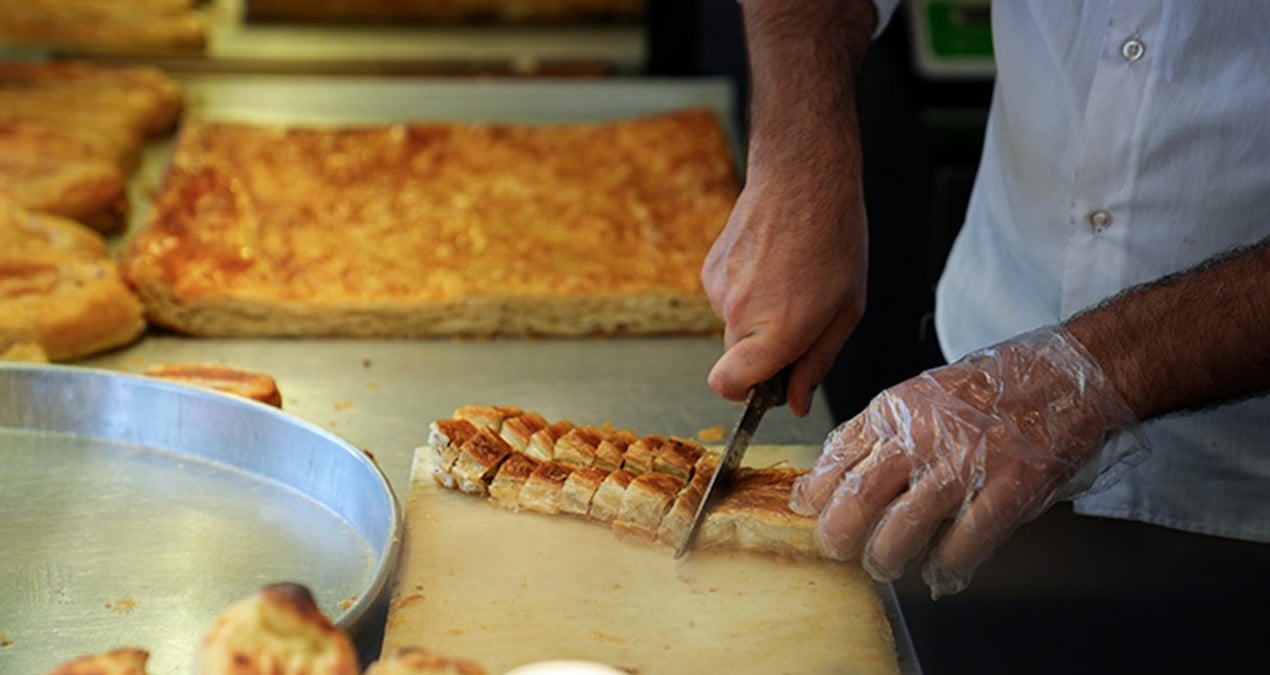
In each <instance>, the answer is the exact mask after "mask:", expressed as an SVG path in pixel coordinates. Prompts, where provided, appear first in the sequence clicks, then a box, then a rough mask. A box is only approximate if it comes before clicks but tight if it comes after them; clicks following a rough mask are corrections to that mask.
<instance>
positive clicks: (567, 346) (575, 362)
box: [85, 335, 832, 498]
mask: <svg viewBox="0 0 1270 675" xmlns="http://www.w3.org/2000/svg"><path fill="white" fill-rule="evenodd" d="M720 352H721V341H720V340H719V339H718V338H714V337H653V338H608V339H552V340H548V339H536V340H524V339H494V340H451V339H438V340H353V339H348V340H343V339H331V340H286V339H279V340H260V339H239V340H221V339H217V340H204V339H193V338H184V337H176V336H168V335H152V336H149V337H147V338H145V339H144V340H142V341H141V342H140V343H138V344H136V345H134V346H132V347H130V348H128V349H125V350H123V351H120V352H116V353H113V354H107V355H104V356H99V357H97V358H94V359H90V360H88V361H87V362H85V365H89V366H95V367H101V368H108V369H113V370H122V371H129V372H135V371H140V370H142V369H143V368H144V367H145V366H147V365H150V364H152V363H156V362H162V361H169V362H170V361H210V362H216V363H228V364H234V365H239V366H244V367H249V368H255V369H259V370H262V371H264V372H267V373H270V374H272V375H273V376H274V377H275V378H276V379H277V381H278V386H279V388H280V389H281V391H282V396H283V409H284V410H286V411H288V412H290V413H292V414H294V415H296V416H298V417H301V418H303V419H306V420H308V421H310V422H313V423H315V424H318V425H320V426H322V427H325V428H327V429H329V430H331V431H333V432H335V433H336V434H339V435H340V436H342V437H344V438H345V439H347V440H348V441H349V442H351V443H352V444H354V445H356V446H358V447H360V448H362V449H365V450H369V451H370V452H371V453H372V454H373V455H374V456H375V459H376V461H377V462H378V463H379V465H380V467H381V468H382V469H383V471H384V472H385V474H387V476H388V479H389V482H390V483H391V484H392V485H393V487H394V488H395V489H396V490H397V491H398V496H399V497H403V498H404V492H403V490H404V489H405V487H406V486H407V485H409V477H410V473H409V472H410V460H411V455H412V452H413V450H414V448H415V447H416V446H418V445H419V444H420V443H422V442H423V441H424V440H426V438H427V431H428V423H429V422H431V421H432V420H434V419H438V418H444V417H448V416H449V415H450V413H452V412H453V411H454V408H455V407H457V406H460V405H464V404H468V403H486V404H511V405H518V406H521V407H523V408H525V409H527V410H537V411H539V412H541V413H542V414H543V415H544V416H546V417H547V418H549V419H558V418H562V417H567V418H569V419H571V420H573V421H574V422H577V423H603V422H605V421H611V422H612V423H613V424H615V425H618V426H622V427H628V428H632V429H635V430H636V431H642V432H644V433H654V432H655V433H665V434H677V435H683V436H687V437H695V436H696V435H697V432H698V431H699V430H701V429H703V428H705V427H710V426H715V425H719V426H723V427H725V428H730V427H731V425H732V424H734V423H735V421H736V417H737V416H738V415H739V414H740V407H739V405H737V404H734V403H731V402H728V401H724V400H722V399H720V398H719V397H718V396H717V395H715V394H714V392H712V391H711V390H710V389H709V387H707V386H706V383H705V375H706V373H707V372H708V371H709V368H710V366H711V365H712V364H713V363H714V360H715V359H716V358H717V357H718V355H719V354H720ZM831 424H832V420H831V418H830V415H829V411H828V408H827V406H826V405H825V404H824V402H823V401H817V402H816V404H815V406H814V408H813V410H812V413H811V414H810V415H809V416H808V417H807V418H804V419H799V418H796V417H794V416H793V415H791V414H790V413H789V412H788V410H787V409H780V410H776V411H773V412H772V413H771V414H770V415H769V416H768V418H767V419H766V420H765V421H764V423H763V425H762V426H761V427H760V429H759V432H758V435H757V438H756V439H755V442H757V443H770V444H790V445H793V444H808V443H811V444H818V443H819V442H820V441H821V440H823V438H824V436H825V434H826V433H827V432H828V431H829V429H830V428H831Z"/></svg>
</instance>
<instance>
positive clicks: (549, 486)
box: [520, 462, 573, 514]
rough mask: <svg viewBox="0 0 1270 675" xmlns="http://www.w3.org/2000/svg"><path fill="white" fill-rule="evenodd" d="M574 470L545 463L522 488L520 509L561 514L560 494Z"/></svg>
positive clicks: (530, 475) (558, 464)
mask: <svg viewBox="0 0 1270 675" xmlns="http://www.w3.org/2000/svg"><path fill="white" fill-rule="evenodd" d="M571 473H573V469H571V468H569V467H567V466H565V465H564V464H560V463H558V462H544V463H543V464H540V465H539V466H538V468H536V469H534V471H533V473H531V474H529V478H528V479H527V480H526V481H525V484H524V486H522V487H521V488H520V508H522V509H525V510H527V511H537V512H538V513H547V514H556V513H560V492H561V490H563V489H564V483H565V481H566V480H568V479H569V474H571Z"/></svg>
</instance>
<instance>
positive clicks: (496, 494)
mask: <svg viewBox="0 0 1270 675" xmlns="http://www.w3.org/2000/svg"><path fill="white" fill-rule="evenodd" d="M539 464H540V462H538V460H536V459H533V458H531V457H527V456H525V455H522V454H520V453H513V454H512V456H511V457H508V458H507V460H506V461H504V462H503V463H502V465H501V466H499V467H498V473H496V474H494V480H492V481H490V484H489V496H490V499H491V500H493V502H494V503H495V504H498V505H499V506H501V507H503V508H505V509H509V510H512V511H519V510H520V490H521V488H522V487H524V485H525V481H527V480H529V476H530V475H531V474H533V472H534V470H535V469H537V468H538V465H539Z"/></svg>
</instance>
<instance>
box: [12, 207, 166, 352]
mask: <svg viewBox="0 0 1270 675" xmlns="http://www.w3.org/2000/svg"><path fill="white" fill-rule="evenodd" d="M144 330H145V321H144V320H143V319H142V315H141V303H140V302H139V301H138V300H137V298H136V296H134V295H133V294H132V292H131V291H130V290H129V289H128V287H127V286H125V285H124V283H123V281H121V280H120V278H119V274H118V272H117V270H116V269H115V265H114V263H113V262H111V261H110V260H109V258H107V255H106V244H105V241H104V240H103V239H102V238H101V235H99V234H97V233H96V232H94V231H92V230H90V229H88V228H86V227H84V226H82V225H79V224H78V223H75V222H73V221H70V220H66V219H64V218H59V217H57V216H52V215H47V214H38V213H34V212H31V211H27V210H26V209H23V208H22V207H20V206H18V205H16V204H13V203H11V202H9V201H7V200H5V199H4V198H3V197H2V196H0V353H3V354H6V355H8V356H9V357H10V358H15V359H21V360H29V361H42V360H51V361H71V360H74V359H77V358H80V357H83V356H88V355H90V354H95V353H97V352H102V351H106V350H108V349H113V348H116V347H121V346H123V345H126V344H128V343H130V342H132V341H133V340H135V339H136V338H138V337H140V335H141V333H142V332H143V331H144Z"/></svg>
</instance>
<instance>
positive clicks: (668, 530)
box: [657, 453, 719, 546]
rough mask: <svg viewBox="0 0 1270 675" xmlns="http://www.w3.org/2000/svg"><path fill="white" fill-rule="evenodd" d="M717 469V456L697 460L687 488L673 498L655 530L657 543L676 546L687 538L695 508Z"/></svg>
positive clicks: (711, 455) (695, 513)
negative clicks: (673, 501)
mask: <svg viewBox="0 0 1270 675" xmlns="http://www.w3.org/2000/svg"><path fill="white" fill-rule="evenodd" d="M718 467H719V456H718V455H716V454H714V453H706V454H705V455H703V456H702V457H701V459H700V460H698V462H697V465H696V466H695V467H694V468H693V471H692V478H691V479H690V480H689V481H688V485H687V487H685V488H684V489H683V491H682V492H680V493H679V496H678V497H676V498H675V503H674V504H673V505H671V507H670V510H669V511H667V512H666V517H665V518H662V520H661V526H660V527H658V528H657V540H658V541H661V542H663V543H666V544H670V545H671V546H678V545H679V544H680V543H681V542H682V541H683V540H684V537H686V536H688V528H689V527H691V526H692V519H693V518H695V517H696V515H697V507H699V506H700V505H701V499H702V498H703V497H705V494H706V488H707V487H709V485H710V479H711V478H713V477H714V472H715V470H716V469H717V468H718Z"/></svg>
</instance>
